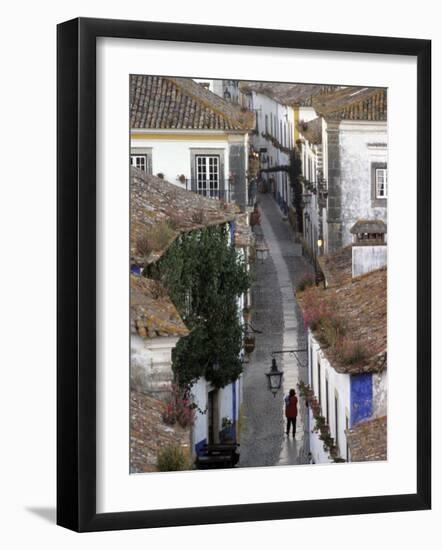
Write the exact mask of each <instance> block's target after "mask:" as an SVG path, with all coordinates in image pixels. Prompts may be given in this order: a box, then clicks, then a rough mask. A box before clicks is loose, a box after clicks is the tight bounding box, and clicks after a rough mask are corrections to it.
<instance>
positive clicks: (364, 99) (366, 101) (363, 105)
mask: <svg viewBox="0 0 442 550" xmlns="http://www.w3.org/2000/svg"><path fill="white" fill-rule="evenodd" d="M313 107H314V108H315V111H316V112H317V113H318V115H320V116H323V117H325V118H326V119H331V120H344V119H345V120H376V121H383V120H387V90H386V89H385V88H364V87H361V86H349V87H347V88H341V89H338V90H336V91H335V92H332V93H329V94H322V95H316V96H315V97H314V98H313Z"/></svg>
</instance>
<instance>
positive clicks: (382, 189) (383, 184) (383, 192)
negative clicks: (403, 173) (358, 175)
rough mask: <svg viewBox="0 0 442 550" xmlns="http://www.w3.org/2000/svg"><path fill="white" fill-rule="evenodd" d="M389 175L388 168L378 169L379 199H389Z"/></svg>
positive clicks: (377, 190)
mask: <svg viewBox="0 0 442 550" xmlns="http://www.w3.org/2000/svg"><path fill="white" fill-rule="evenodd" d="M387 173H388V172H387V169H386V168H376V171H375V178H376V198H377V199H386V198H387Z"/></svg>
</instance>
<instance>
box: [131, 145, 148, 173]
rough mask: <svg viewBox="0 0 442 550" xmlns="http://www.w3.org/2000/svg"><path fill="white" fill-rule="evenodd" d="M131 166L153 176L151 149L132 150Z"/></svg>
mask: <svg viewBox="0 0 442 550" xmlns="http://www.w3.org/2000/svg"><path fill="white" fill-rule="evenodd" d="M130 165H131V166H133V167H134V168H138V169H139V170H142V171H143V172H146V173H147V174H152V150H151V149H149V148H135V149H132V151H131V155H130Z"/></svg>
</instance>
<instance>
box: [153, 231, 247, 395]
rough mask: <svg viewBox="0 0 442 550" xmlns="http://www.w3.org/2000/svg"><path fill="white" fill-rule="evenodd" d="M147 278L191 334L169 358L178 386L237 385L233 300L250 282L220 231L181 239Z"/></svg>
mask: <svg viewBox="0 0 442 550" xmlns="http://www.w3.org/2000/svg"><path fill="white" fill-rule="evenodd" d="M145 275H147V276H148V277H152V278H155V279H158V280H160V281H161V282H162V283H163V284H164V286H165V287H166V288H167V290H168V292H169V294H170V297H171V299H172V301H173V303H174V304H175V306H176V307H177V309H178V312H179V313H180V315H181V317H182V318H183V320H184V321H185V323H186V326H187V327H188V328H189V329H190V330H191V332H190V334H189V335H188V336H186V337H185V338H182V339H181V340H180V341H179V342H178V344H177V346H176V348H175V350H174V353H173V368H174V371H175V374H176V377H177V381H178V383H179V384H180V385H181V386H186V385H191V384H192V383H193V382H194V381H195V380H196V379H197V378H199V377H200V376H205V377H206V379H207V380H209V381H210V382H212V384H214V385H215V386H216V387H223V386H225V385H226V384H228V383H230V382H232V381H234V380H236V379H237V378H238V376H239V375H240V374H241V371H242V364H241V361H240V360H239V353H240V351H241V347H242V337H243V331H242V327H241V323H240V319H239V315H238V307H237V298H238V297H239V296H240V295H241V294H243V293H244V292H246V291H247V289H248V288H249V286H250V280H249V276H248V273H247V269H246V266H245V263H244V262H243V261H242V260H241V259H240V257H239V255H238V252H237V251H236V250H235V248H234V247H233V246H229V243H228V230H227V228H226V227H223V226H213V227H206V228H203V229H200V230H197V231H192V232H191V233H187V234H183V235H181V236H180V237H179V238H178V239H177V240H176V241H175V242H174V243H173V244H172V245H171V247H170V248H169V249H168V251H167V252H166V254H165V255H164V256H163V258H161V259H160V260H159V261H158V262H157V263H156V264H154V265H152V266H149V267H148V268H147V269H146V272H145Z"/></svg>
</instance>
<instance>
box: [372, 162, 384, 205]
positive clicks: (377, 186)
mask: <svg viewBox="0 0 442 550" xmlns="http://www.w3.org/2000/svg"><path fill="white" fill-rule="evenodd" d="M387 196H388V169H387V163H385V162H372V163H371V205H372V206H373V207H384V208H385V207H386V206H387Z"/></svg>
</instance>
